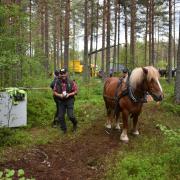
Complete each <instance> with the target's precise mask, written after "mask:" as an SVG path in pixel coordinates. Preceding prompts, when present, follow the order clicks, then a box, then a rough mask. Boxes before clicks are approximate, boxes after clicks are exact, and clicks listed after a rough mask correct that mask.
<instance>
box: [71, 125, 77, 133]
mask: <svg viewBox="0 0 180 180" xmlns="http://www.w3.org/2000/svg"><path fill="white" fill-rule="evenodd" d="M76 130H77V123H76V124H74V125H73V129H72V132H76Z"/></svg>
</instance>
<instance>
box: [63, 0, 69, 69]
mask: <svg viewBox="0 0 180 180" xmlns="http://www.w3.org/2000/svg"><path fill="white" fill-rule="evenodd" d="M65 8H66V10H65V28H64V29H65V32H64V67H65V68H67V69H68V61H69V21H70V0H66V5H65Z"/></svg>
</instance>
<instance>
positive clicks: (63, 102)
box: [53, 68, 77, 133]
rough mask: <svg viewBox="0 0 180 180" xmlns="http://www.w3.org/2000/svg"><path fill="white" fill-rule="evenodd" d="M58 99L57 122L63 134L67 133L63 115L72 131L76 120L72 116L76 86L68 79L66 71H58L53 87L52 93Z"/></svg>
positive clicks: (75, 127)
mask: <svg viewBox="0 0 180 180" xmlns="http://www.w3.org/2000/svg"><path fill="white" fill-rule="evenodd" d="M53 94H54V95H55V96H56V97H57V98H58V105H59V106H58V120H59V122H60V126H61V129H62V131H63V132H64V133H66V132H67V127H66V122H65V114H66V111H67V116H68V118H69V119H70V121H71V122H72V124H73V131H76V129H77V120H76V118H75V116H74V96H75V95H76V94H77V85H76V83H75V82H74V81H72V80H70V79H69V78H68V73H67V70H66V69H65V68H64V69H60V74H59V79H58V81H56V84H55V86H54V93H53Z"/></svg>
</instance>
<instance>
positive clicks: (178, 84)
mask: <svg viewBox="0 0 180 180" xmlns="http://www.w3.org/2000/svg"><path fill="white" fill-rule="evenodd" d="M179 16H180V14H179ZM174 89H175V101H176V103H177V104H180V18H179V40H178V52H177V70H176V81H175V88H174Z"/></svg>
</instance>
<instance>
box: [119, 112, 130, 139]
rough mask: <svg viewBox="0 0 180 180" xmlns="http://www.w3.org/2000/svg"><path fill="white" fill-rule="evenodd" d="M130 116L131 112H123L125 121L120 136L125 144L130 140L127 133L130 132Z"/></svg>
mask: <svg viewBox="0 0 180 180" xmlns="http://www.w3.org/2000/svg"><path fill="white" fill-rule="evenodd" d="M128 116H129V112H128V111H123V112H122V119H123V130H122V133H121V136H120V140H121V141H123V142H128V141H129V138H128V135H127V131H128Z"/></svg>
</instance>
